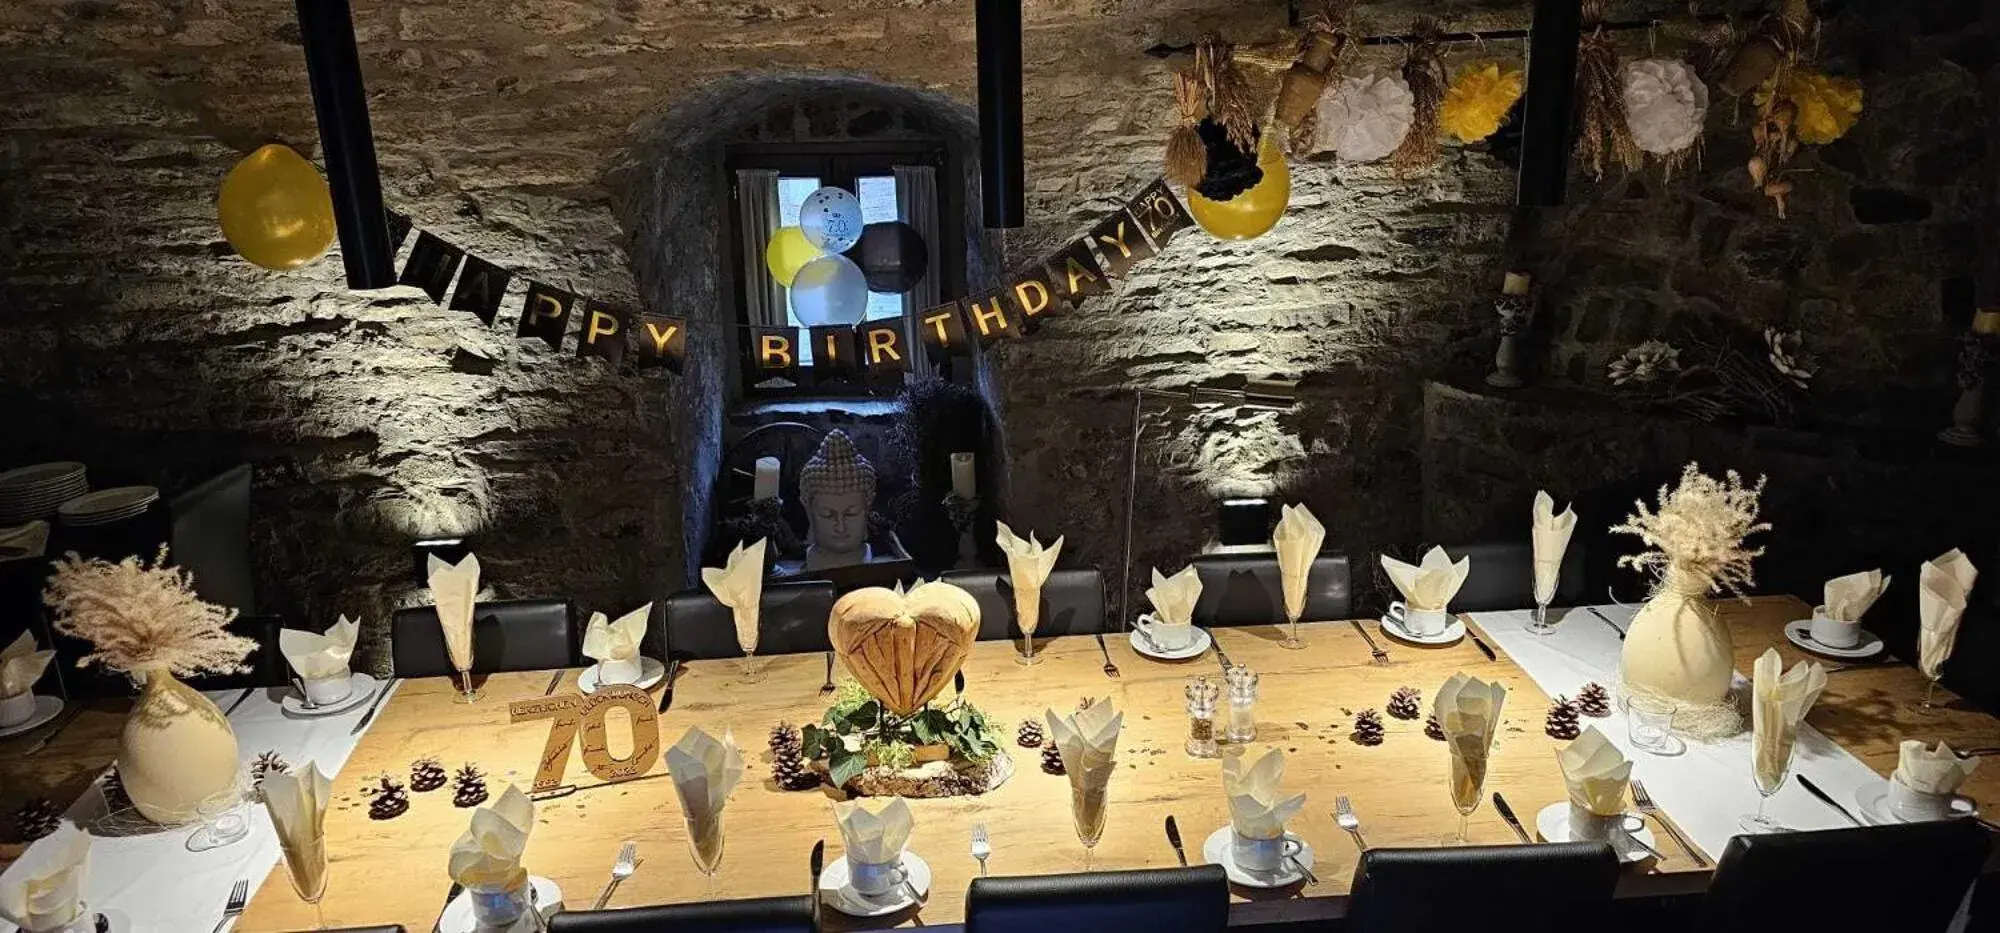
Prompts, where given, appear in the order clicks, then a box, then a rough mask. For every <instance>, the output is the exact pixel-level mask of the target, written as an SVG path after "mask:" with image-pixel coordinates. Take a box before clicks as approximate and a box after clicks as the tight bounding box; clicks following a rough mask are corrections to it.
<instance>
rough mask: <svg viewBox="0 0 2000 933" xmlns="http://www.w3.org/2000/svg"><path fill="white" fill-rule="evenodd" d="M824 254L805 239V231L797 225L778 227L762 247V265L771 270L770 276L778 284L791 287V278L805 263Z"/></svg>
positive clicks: (796, 274)
mask: <svg viewBox="0 0 2000 933" xmlns="http://www.w3.org/2000/svg"><path fill="white" fill-rule="evenodd" d="M824 255H826V252H825V251H824V250H821V249H820V248H819V247H817V246H814V245H812V241H810V240H808V239H806V232H805V231H804V230H801V229H799V228H798V227H779V228H778V232H777V233H774V234H772V235H771V242H770V245H768V246H765V247H764V267H765V268H767V269H769V270H771V278H774V279H777V280H778V284H779V285H783V286H784V287H786V288H791V287H792V279H793V278H795V277H797V276H798V274H799V270H800V269H803V268H805V264H806V263H809V262H812V261H813V260H815V259H818V258H819V257H821V256H824Z"/></svg>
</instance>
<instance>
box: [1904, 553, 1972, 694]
mask: <svg viewBox="0 0 2000 933" xmlns="http://www.w3.org/2000/svg"><path fill="white" fill-rule="evenodd" d="M1977 579H1979V568H1977V567H1974V566H1972V561H1971V560H1969V559H1968V558H1967V557H1966V556H1965V552H1963V551H1960V550H1959V549H1958V548H1952V549H1951V550H1949V551H1946V552H1945V553H1944V554H1943V555H1941V556H1939V557H1938V559H1936V560H1931V561H1925V562H1924V566H1923V568H1922V569H1920V570H1919V571H1917V653H1918V658H1917V661H1918V664H1919V666H1921V667H1922V668H1923V669H1924V674H1925V675H1926V676H1928V677H1930V678H1931V679H1932V680H1936V679H1938V678H1939V677H1943V676H1944V662H1945V661H1946V660H1949V659H1950V658H1951V649H1952V644H1953V642H1955V641H1956V640H1957V639H1958V623H1959V620H1960V619H1961V618H1963V617H1964V616H1965V601H1966V599H1967V598H1968V597H1970V596H1971V595H1972V584H1973V582H1974V581H1975V580H1977Z"/></svg>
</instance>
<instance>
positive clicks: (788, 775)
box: [771, 722, 819, 790]
mask: <svg viewBox="0 0 2000 933" xmlns="http://www.w3.org/2000/svg"><path fill="white" fill-rule="evenodd" d="M771 780H772V781H774V782H776V783H777V785H778V787H779V789H781V790H811V789H813V788H815V787H818V786H819V774H818V773H816V772H814V771H813V770H812V769H811V768H808V767H806V761H805V746H804V745H803V744H802V743H801V742H800V740H799V730H797V729H794V728H792V724H791V723H788V722H780V723H778V725H777V727H776V728H773V729H772V730H771Z"/></svg>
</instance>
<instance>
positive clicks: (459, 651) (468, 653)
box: [425, 554, 479, 671]
mask: <svg viewBox="0 0 2000 933" xmlns="http://www.w3.org/2000/svg"><path fill="white" fill-rule="evenodd" d="M425 566H426V567H427V568H428V569H429V577H430V587H431V602H433V603H435V604H436V605H437V614H438V625H439V626H441V627H443V628H444V647H445V650H446V651H447V652H449V653H450V654H451V664H452V666H453V667H456V668H458V669H459V670H461V671H469V670H472V613H473V610H474V608H476V607H477V606H478V604H479V555H477V554H467V555H465V559H464V560H462V561H459V562H458V563H457V564H456V565H453V564H448V563H445V562H444V561H443V560H440V559H439V558H438V557H436V556H435V555H434V556H432V557H431V558H430V561H429V563H428V564H426V565H425Z"/></svg>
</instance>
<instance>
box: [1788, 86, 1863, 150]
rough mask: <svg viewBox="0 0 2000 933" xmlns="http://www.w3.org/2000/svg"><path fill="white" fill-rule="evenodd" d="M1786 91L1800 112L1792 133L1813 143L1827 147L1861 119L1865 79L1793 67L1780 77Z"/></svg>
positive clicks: (1793, 124)
mask: <svg viewBox="0 0 2000 933" xmlns="http://www.w3.org/2000/svg"><path fill="white" fill-rule="evenodd" d="M1779 81H1780V83H1781V84H1782V85H1783V88H1782V90H1783V94H1784V96H1785V99H1786V100H1789V101H1791V102H1792V106H1794V107H1797V108H1798V115H1797V116H1795V117H1793V119H1792V134H1793V135H1794V136H1797V137H1798V140H1799V142H1802V143H1805V144H1806V145H1809V146H1824V145H1826V144H1827V143H1830V142H1833V141H1834V140H1836V139H1839V138H1840V137H1842V136H1846V135H1847V131H1848V130H1851V129H1853V128H1854V122H1855V121H1856V120H1859V119H1861V82H1859V81H1855V80H1853V79H1851V78H1836V77H1834V76H1832V75H1825V74H1820V73H1818V72H1813V71H1805V70H1803V69H1793V70H1792V71H1790V72H1788V73H1787V74H1786V75H1785V76H1784V77H1783V78H1780V79H1779Z"/></svg>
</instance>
